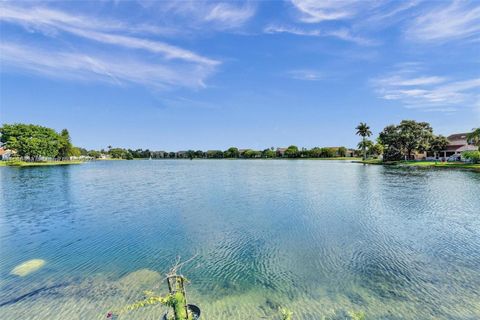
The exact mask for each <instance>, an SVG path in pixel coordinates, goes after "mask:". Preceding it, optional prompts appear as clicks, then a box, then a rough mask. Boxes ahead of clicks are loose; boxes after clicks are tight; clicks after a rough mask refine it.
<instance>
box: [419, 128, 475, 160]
mask: <svg viewBox="0 0 480 320" xmlns="http://www.w3.org/2000/svg"><path fill="white" fill-rule="evenodd" d="M447 139H448V142H449V143H448V145H447V147H446V148H445V149H444V150H442V151H440V152H438V153H433V152H428V153H427V154H426V156H427V158H430V159H438V160H447V159H448V158H449V157H452V156H455V155H459V156H460V155H461V154H462V152H464V151H475V150H478V147H476V146H474V145H473V144H472V143H470V141H468V140H467V133H455V134H452V135H449V136H448V137H447Z"/></svg>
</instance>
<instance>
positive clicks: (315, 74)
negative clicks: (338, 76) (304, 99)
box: [288, 69, 323, 81]
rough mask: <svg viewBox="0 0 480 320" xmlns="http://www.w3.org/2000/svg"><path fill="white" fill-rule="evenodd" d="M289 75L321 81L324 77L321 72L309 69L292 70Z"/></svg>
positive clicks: (295, 77) (300, 78)
mask: <svg viewBox="0 0 480 320" xmlns="http://www.w3.org/2000/svg"><path fill="white" fill-rule="evenodd" d="M288 75H289V76H290V77H291V78H292V79H295V80H305V81H319V80H322V79H323V74H322V73H321V72H319V71H317V70H309V69H301V70H291V71H289V72H288Z"/></svg>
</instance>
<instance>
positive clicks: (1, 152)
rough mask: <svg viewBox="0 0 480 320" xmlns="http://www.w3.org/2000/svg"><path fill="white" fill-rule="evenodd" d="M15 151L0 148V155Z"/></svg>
mask: <svg viewBox="0 0 480 320" xmlns="http://www.w3.org/2000/svg"><path fill="white" fill-rule="evenodd" d="M12 153H14V152H13V151H12V150H8V149H4V148H0V156H3V155H4V154H12Z"/></svg>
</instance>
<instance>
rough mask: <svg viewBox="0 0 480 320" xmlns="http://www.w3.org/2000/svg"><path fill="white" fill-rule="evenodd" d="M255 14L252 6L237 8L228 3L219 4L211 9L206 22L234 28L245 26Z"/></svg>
mask: <svg viewBox="0 0 480 320" xmlns="http://www.w3.org/2000/svg"><path fill="white" fill-rule="evenodd" d="M254 14H255V9H254V8H253V7H252V6H249V5H247V6H243V7H237V6H233V5H231V4H228V3H219V4H216V5H215V6H213V7H212V8H211V9H210V12H209V13H208V14H207V15H206V16H205V18H204V19H205V21H213V22H217V23H220V24H222V25H223V26H224V27H228V28H234V27H239V26H241V25H243V24H244V23H245V22H246V21H247V20H249V19H250V18H251V17H252V16H253V15H254Z"/></svg>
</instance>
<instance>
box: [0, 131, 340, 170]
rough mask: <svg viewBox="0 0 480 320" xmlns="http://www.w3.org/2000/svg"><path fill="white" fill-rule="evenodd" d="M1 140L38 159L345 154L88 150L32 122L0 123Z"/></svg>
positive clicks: (324, 154) (321, 151) (320, 151)
mask: <svg viewBox="0 0 480 320" xmlns="http://www.w3.org/2000/svg"><path fill="white" fill-rule="evenodd" d="M0 142H1V144H2V147H3V148H5V149H10V150H14V151H15V152H16V155H17V156H19V157H21V158H22V159H25V160H30V161H39V160H41V159H45V158H47V159H56V160H66V159H70V158H71V157H81V156H83V157H88V158H94V159H98V158H105V157H108V158H113V159H140V158H153V159H155V158H187V159H195V158H203V159H221V158H225V159H237V158H238V159H253V158H280V157H284V158H333V157H345V156H347V152H348V149H347V148H345V147H335V148H333V147H329V148H320V147H315V148H312V149H306V148H298V147H297V146H294V145H291V146H289V147H288V148H278V149H275V148H273V147H271V148H267V149H264V150H253V149H238V148H236V147H231V148H228V149H227V150H224V151H222V150H208V151H202V150H187V151H180V152H164V151H153V150H149V149H145V150H144V149H125V148H114V147H112V146H108V147H107V149H102V150H87V149H85V148H80V147H75V146H73V144H72V142H71V138H70V134H69V132H68V130H67V129H63V130H62V131H61V132H56V131H55V130H54V129H51V128H47V127H43V126H39V125H33V124H21V123H17V124H4V125H3V126H2V127H0Z"/></svg>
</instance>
